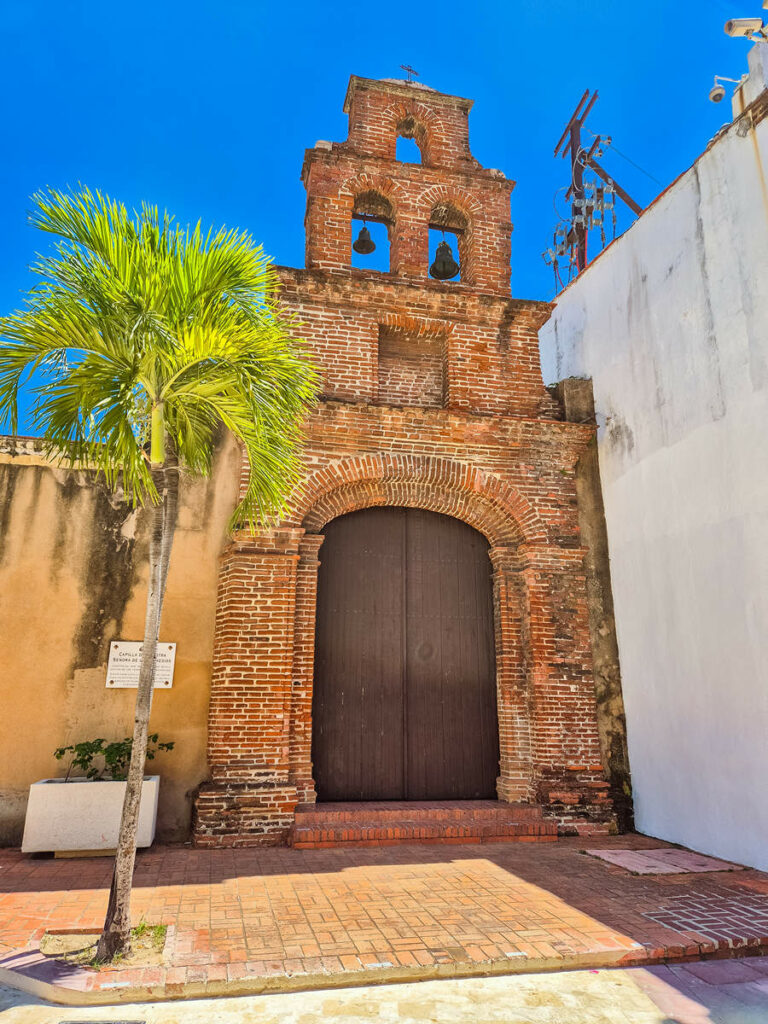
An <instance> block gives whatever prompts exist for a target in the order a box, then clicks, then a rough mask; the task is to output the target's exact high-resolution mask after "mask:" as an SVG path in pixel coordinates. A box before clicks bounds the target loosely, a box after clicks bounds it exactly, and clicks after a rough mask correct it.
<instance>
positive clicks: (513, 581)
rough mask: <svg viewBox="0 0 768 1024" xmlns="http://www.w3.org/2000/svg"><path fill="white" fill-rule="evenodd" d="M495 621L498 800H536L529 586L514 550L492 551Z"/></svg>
mask: <svg viewBox="0 0 768 1024" xmlns="http://www.w3.org/2000/svg"><path fill="white" fill-rule="evenodd" d="M489 554H490V558H491V564H492V565H493V617H494V626H495V630H494V632H495V639H496V687H497V708H498V716H499V754H500V757H499V777H498V779H497V780H496V791H497V793H498V797H499V800H505V801H507V802H510V803H511V802H515V801H524V802H528V801H530V800H531V799H532V798H533V795H534V791H533V764H532V751H531V722H530V714H531V709H530V699H529V695H528V676H527V673H526V664H525V648H526V644H525V630H526V621H525V615H524V607H525V597H526V595H525V587H524V585H523V581H522V578H521V576H520V558H519V555H518V553H517V549H516V548H512V547H493V548H491V550H490V552H489Z"/></svg>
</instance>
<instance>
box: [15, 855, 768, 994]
mask: <svg viewBox="0 0 768 1024" xmlns="http://www.w3.org/2000/svg"><path fill="white" fill-rule="evenodd" d="M611 845H613V846H615V847H616V848H635V849H637V848H643V847H645V848H651V847H658V846H661V845H663V844H659V843H657V842H655V841H653V840H647V839H644V838H643V837H627V836H623V837H617V838H616V839H613V840H607V841H606V840H601V846H604V847H608V846H611ZM582 847H583V840H578V839H576V840H564V841H560V842H558V843H554V844H543V845H537V844H530V845H529V844H520V845H518V844H485V845H482V846H455V847H451V846H447V847H424V846H399V847H387V848H382V849H353V850H309V851H302V850H291V849H278V848H264V849H250V850H248V849H241V850H210V851H208V850H205V851H203V850H192V849H189V848H184V847H157V848H155V849H153V850H152V851H148V852H144V853H140V854H139V857H138V861H137V869H136V881H135V889H134V903H133V915H134V920H139V919H140V918H142V917H144V918H145V919H146V920H147V921H149V922H150V923H155V922H164V923H166V924H168V925H170V926H172V927H171V928H170V929H169V941H168V944H167V950H166V952H167V963H166V965H165V966H164V967H153V968H146V969H144V970H142V971H137V970H129V969H125V968H117V969H114V970H109V971H102V972H98V973H96V972H87V973H85V972H72V971H71V970H68V971H67V972H65V973H66V977H57V978H52V975H51V973H50V972H51V969H52V968H51V965H50V963H48V964H46V965H45V969H46V970H47V972H48V973H47V974H45V971H43V968H42V967H41V966H40V965H39V963H38V957H37V953H36V950H37V944H38V942H39V938H40V936H41V935H42V933H43V931H44V930H45V929H46V928H81V929H82V928H98V925H99V923H100V921H101V919H102V917H103V913H104V908H105V905H106V895H107V893H106V890H107V885H108V882H109V878H110V870H111V862H110V861H109V860H108V859H106V858H104V859H102V858H99V859H95V860H47V859H46V860H42V859H37V860H35V859H29V858H26V857H22V856H21V855H20V854H19V853H18V852H16V851H3V852H0V959H1V960H2V963H1V964H0V966H4V967H5V968H15V969H19V970H26V971H27V972H28V973H29V974H32V975H34V974H35V972H37V975H36V976H39V977H42V976H43V975H42V974H41V973H40V972H41V971H43V974H45V978H46V979H47V980H56V981H57V982H62V983H66V984H67V985H70V987H72V988H81V989H85V990H88V991H93V990H95V989H101V990H105V991H106V990H108V989H110V988H115V987H121V988H130V989H132V988H134V987H140V988H144V989H146V990H151V991H153V992H155V993H157V994H162V993H166V994H168V992H170V993H172V994H182V993H183V992H187V991H195V992H198V993H201V994H202V993H204V992H206V991H209V992H214V991H217V990H223V986H224V985H225V984H229V985H230V987H231V988H230V990H232V991H236V990H238V989H239V990H240V991H245V990H258V988H259V987H261V986H262V985H263V986H264V987H270V986H273V985H274V986H275V987H279V986H282V985H283V984H284V983H285V981H286V979H287V978H288V976H290V984H291V985H294V986H296V987H298V986H299V985H300V984H302V983H305V984H307V985H312V984H322V983H326V984H328V983H334V981H335V983H336V984H339V983H342V984H348V983H350V981H355V980H359V979H360V978H362V977H365V978H366V979H367V980H368V979H370V980H396V979H407V978H408V977H413V976H415V974H414V973H413V972H416V973H417V974H422V975H424V974H426V975H430V976H438V975H441V974H446V975H448V974H452V973H453V974H460V973H469V972H472V971H478V972H479V971H485V970H491V971H502V970H504V971H513V970H530V969H532V968H533V969H536V968H552V967H562V966H567V965H571V964H573V965H576V964H579V963H581V964H585V963H594V964H595V965H598V964H607V963H621V964H632V963H648V962H652V961H659V960H662V959H665V958H672V959H675V958H682V957H686V956H688V957H697V958H698V957H700V956H702V955H712V954H716V953H718V954H719V955H728V956H730V955H732V951H733V950H740V951H757V949H758V948H765V949H768V875H765V874H762V873H760V872H757V871H738V872H733V873H725V872H720V873H715V874H690V875H683V874H681V875H667V874H665V875H658V876H655V875H651V876H635V875H632V874H630V873H628V872H627V871H625V870H623V869H622V868H619V867H616V866H614V865H611V864H607V863H605V862H603V861H600V860H597V859H595V858H592V857H588V856H585V855H583V854H582V853H580V852H579V851H580V849H581V848H582ZM409 972H410V973H409ZM75 973H76V974H77V975H78V977H75V976H74V974H75ZM353 976H356V977H353ZM302 979H303V982H302ZM322 979H326V980H325V982H323V981H322Z"/></svg>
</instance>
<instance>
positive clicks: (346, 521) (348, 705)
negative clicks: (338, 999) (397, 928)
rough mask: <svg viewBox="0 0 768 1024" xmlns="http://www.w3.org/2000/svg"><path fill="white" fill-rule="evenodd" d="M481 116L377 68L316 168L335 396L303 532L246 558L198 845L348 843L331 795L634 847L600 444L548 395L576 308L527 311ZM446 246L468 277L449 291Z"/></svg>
mask: <svg viewBox="0 0 768 1024" xmlns="http://www.w3.org/2000/svg"><path fill="white" fill-rule="evenodd" d="M471 106H472V102H471V101H470V100H467V99H462V98H460V97H456V96H449V95H446V94H443V93H439V92H435V91H433V90H431V89H429V88H426V87H425V86H423V85H421V84H417V83H413V82H404V81H395V80H383V81H373V80H370V79H365V78H358V77H356V76H353V77H352V78H351V79H350V83H349V88H348V91H347V96H346V100H345V103H344V110H345V111H346V112H347V113H348V115H349V135H348V138H347V140H346V142H342V143H329V142H318V143H317V144H316V145H315V148H314V149H310V150H307V152H306V155H305V159H304V166H303V170H302V180H303V182H304V185H305V187H306V190H307V212H306V220H305V224H306V269H303V270H298V269H292V268H280V271H279V274H280V280H281V285H282V301H283V303H284V305H285V306H286V308H287V309H289V310H290V311H291V312H293V313H294V314H295V315H296V318H297V321H298V322H299V323H300V324H301V331H302V335H303V337H304V338H306V340H307V341H308V343H309V345H310V347H311V350H312V353H313V356H314V359H315V361H316V363H317V365H318V366H319V367H320V370H321V373H322V400H321V401H320V403H319V406H318V408H317V409H316V411H315V412H314V413H313V414H312V416H311V418H310V421H309V424H308V429H307V447H306V451H305V463H306V473H305V478H304V482H303V485H302V487H301V488H300V489H299V491H298V492H297V493H296V495H295V496H294V498H293V500H292V503H291V509H290V514H289V515H288V516H287V518H286V519H285V520H284V522H283V523H282V524H281V525H280V527H279V528H277V529H274V530H265V531H262V532H260V533H259V534H258V535H257V536H256V537H253V536H251V535H249V534H247V533H245V532H243V533H237V534H235V536H234V537H233V538H232V541H231V543H230V545H229V547H228V548H227V550H226V551H225V552H224V554H223V557H222V563H221V573H220V582H219V600H218V610H217V621H216V636H215V654H214V667H213V676H212V682H211V698H210V718H209V746H208V760H209V769H210V781H208V782H206V783H204V784H203V785H202V786H201V788H200V791H199V795H198V797H197V803H196V814H195V826H194V834H195V841H196V843H197V844H198V845H201V846H233V845H252V844H256V843H281V842H286V841H290V840H291V837H292V835H293V841H297V839H298V838H301V836H299V835H298V834H299V833H300V832H301V833H302V834H303V837H304V839H305V840H306V842H305V843H303V844H302V845H312V842H311V840H317V843H318V844H320V842H321V840H322V839H323V837H324V838H325V839H326V840H327V839H328V837H329V836H330V837H331V838H333V837H334V836H337V835H338V836H341V834H342V833H341V831H340V830H339V829H337V831H336V832H334V831H333V829H332V828H331V829H330V831H327V830H326V832H324V833H323V834H322V835H321V833H320V831H319V830H318V829H315V830H314V831H312V830H311V829H309V827H308V826H307V821H311V820H312V819H311V815H308V813H307V812H308V811H311V810H312V807H311V806H310V805H312V804H314V803H315V801H316V800H318V801H320V802H318V803H317V805H316V806H317V808H318V810H319V809H321V808H322V807H323V806H328V807H329V808H330V807H335V808H336V810H335V811H334V813H336V814H337V815H339V814H341V812H340V811H339V810H338V805H337V804H335V803H334V804H324V803H323V801H328V800H333V801H338V800H340V799H341V800H347V801H349V800H357V801H358V802H359V803H360V805H361V806H362V805H363V804H365V802H366V800H371V799H375V800H382V799H392V800H398V801H408V800H414V799H418V800H421V801H422V802H423V801H424V800H433V799H445V797H446V796H448V797H451V796H454V797H455V796H456V795H457V794H458V801H457V802H456V807H458V811H457V812H456V815H454V818H455V817H457V816H459V813H460V811H461V807H462V806H464V805H463V804H461V803H460V801H462V800H467V799H471V798H472V797H475V796H478V795H479V796H481V797H482V798H483V799H484V800H485V801H486V803H485V804H484V805H483V806H484V807H486V808H487V807H488V806H490V800H491V799H493V800H496V801H497V802H498V809H499V813H501V812H503V813H504V815H505V818H504V820H505V821H506V822H507V823H508V824H509V829H508V830H507V831H506V832H504V830H503V829H501V828H500V827H496V826H493V827H491V826H489V828H490V833H487V834H494V835H495V834H496V832H498V833H499V835H502V834H503V835H505V836H507V837H510V838H511V837H513V835H514V836H517V835H521V834H527V836H528V837H529V838H530V836H531V835H536V834H539V835H542V836H545V835H547V834H549V835H551V834H552V833H554V831H555V828H554V827H553V826H555V825H556V826H557V828H558V829H559V830H560V831H561V832H565V833H574V832H579V833H586V834H593V833H595V832H607V831H608V830H609V829H610V828H611V827H612V820H613V819H612V812H611V809H610V803H609V801H608V798H607V789H608V785H607V783H606V782H605V781H604V780H603V771H602V766H601V757H600V748H599V742H598V732H597V725H596V711H595V693H594V683H593V678H592V662H591V648H590V637H589V629H588V615H587V602H586V586H585V569H584V564H583V556H584V549H583V548H582V547H581V546H580V539H579V532H578V523H577V509H576V492H575V482H574V467H575V464H576V462H577V460H578V458H579V455H580V453H581V452H582V450H583V449H584V447H585V445H586V444H587V443H588V442H589V440H590V439H591V438H592V436H593V431H594V428H593V427H592V426H590V425H586V424H577V423H571V422H565V421H564V419H563V413H562V410H561V408H560V406H559V405H558V403H557V402H556V401H555V399H554V398H553V397H552V396H551V395H550V394H549V392H548V391H547V390H546V389H545V388H544V386H543V383H542V379H541V370H540V365H539V351H538V340H537V331H538V328H539V327H540V326H541V324H543V323H544V321H545V320H546V319H547V318H548V316H549V313H550V308H551V307H550V306H549V304H547V303H542V302H533V301H527V300H521V299H513V298H511V297H510V294H509V274H510V235H511V230H512V225H511V223H510V220H509V202H510V193H511V191H512V188H513V186H514V183H513V182H511V181H509V180H508V179H507V178H506V177H505V176H504V175H503V174H502V173H501V172H500V171H496V170H488V169H485V168H483V167H481V166H480V165H479V164H478V162H477V160H475V159H474V157H473V156H472V155H471V153H470V149H469V134H468V115H469V111H470V109H471ZM399 136H406V137H408V138H412V139H414V140H415V141H416V143H417V145H418V148H419V150H420V152H421V158H422V159H421V163H420V164H408V163H401V162H398V161H397V160H396V157H395V152H396V142H397V139H398V137H399ZM361 218H366V220H367V221H368V222H372V223H375V224H383V225H385V227H386V232H387V235H388V240H389V252H390V259H389V271H388V272H386V271H384V272H382V271H374V270H366V269H357V268H353V267H352V266H351V261H352V242H353V239H354V237H355V236H356V235H357V232H358V230H359V228H360V226H361V224H362V223H363V221H362V220H361ZM436 228H437V229H442V230H443V231H445V233H446V235H445V237H446V239H447V240H448V241H449V242H450V243H451V245H452V249H453V256H454V258H456V259H457V261H458V263H459V266H460V272H459V274H457V276H456V277H455V278H454V279H453V280H435V279H433V278H432V277H430V264H431V260H432V257H433V254H431V253H430V243H429V238H430V229H436ZM324 543H325V547H324V548H323V547H321V546H322V545H323V544H324ZM454 548H455V550H456V551H457V552H459V554H457V555H455V556H454V555H453V554H451V552H453V551H454ZM393 552H394V554H393ZM446 552H448V554H446ZM461 552H464V554H462V553H461ZM471 552H475V554H472V553H471ZM478 552H479V554H478ZM478 558H479V559H480V561H479V562H478V561H477V559H478ZM462 559H464V561H462ZM472 559H475V561H474V562H472ZM470 562H471V564H472V565H474V566H479V568H473V569H465V568H462V566H469V565H470ZM321 563H322V565H321ZM430 572H431V573H433V575H432V576H429V573H430ZM435 573H437V575H435ZM440 573H442V575H440ZM462 573H464V575H462ZM345 574H346V575H345ZM427 578H429V579H432V580H433V581H437V582H436V583H434V582H433V584H432V585H429V584H428V583H425V582H424V581H425V580H426V579H427ZM393 580H394V581H395V582H392V581H393ZM452 581H453V582H452ZM401 582H402V586H401ZM390 583H391V587H390ZM454 583H455V586H454ZM388 588H390V589H388ZM414 588H415V589H414ZM419 588H421V590H419ZM483 588H487V595H488V596H487V608H488V612H487V624H488V625H487V634H488V640H487V649H486V648H485V647H484V646H483V645H484V643H485V641H484V640H483V635H484V634H483V631H482V630H483V627H482V623H480V620H481V618H482V614H484V613H482V608H483V602H484V601H485V597H484V589H483ZM390 590H391V593H390ZM417 592H418V593H417ZM454 592H455V594H456V595H458V596H457V597H456V600H455V607H454V606H450V607H449V605H450V600H449V597H448V596H447V595H449V594H453V593H454ZM414 593H417V597H415V598H414V597H413V596H412V595H413V594H414ZM470 593H472V594H473V595H475V596H473V598H472V601H471V602H469V603H470V604H471V608H470V610H469V611H468V610H467V608H468V607H469V605H468V599H465V598H466V595H467V594H470ZM419 595H420V596H419ZM478 595H479V596H478ZM376 602H378V604H377V603H376ZM427 605H429V607H428V608H427ZM433 606H434V607H433ZM425 609H426V610H425ZM478 609H479V610H478ZM481 613H482V614H481ZM478 623H480V625H478ZM428 628H429V629H432V633H431V634H430V636H429V637H427V638H426V639H424V637H422V636H419V637H417V638H416V640H413V637H412V634H414V632H415V631H418V630H421V629H424V630H426V629H428ZM387 630H389V631H390V633H391V634H392V635H393V636H395V634H396V636H395V639H394V640H391V638H390V639H388V636H389V634H388V633H387ZM393 631H394V632H393ZM379 634H381V635H379ZM425 636H426V634H425ZM457 637H458V638H459V639H458V640H457ZM451 644H453V645H454V647H453V648H451V646H450V645H451ZM350 645H351V646H350ZM473 645H474V646H473ZM436 647H437V648H439V650H438V651H435V648H436ZM411 648H412V649H413V650H411ZM399 651H402V652H403V653H402V655H401V654H400V653H398V652H399ZM468 652H469V653H468ZM334 659H336V660H335V661H334ZM457 666H459V667H458V668H457ZM462 666H463V667H462ZM483 666H486V667H485V668H484V667H483ZM462 673H464V674H463V675H462ZM483 673H486V675H488V673H490V675H489V676H488V680H489V681H488V682H487V683H486V682H484V681H483V678H481V677H483ZM484 686H489V687H490V689H489V690H487V692H488V693H489V694H490V698H488V699H489V701H490V703H487V702H486V703H487V706H486V705H483V708H484V710H482V711H477V707H479V706H480V704H481V703H482V701H483V700H486V697H483V696H482V694H481V690H482V687H484ZM473 688H474V689H473ZM406 691H407V693H406ZM475 692H477V693H478V694H481V695H480V696H479V697H478V698H477V701H475V697H474V696H473V694H474V693H475ZM483 692H486V691H483ZM404 694H405V696H404ZM478 702H479V703H478ZM401 712H402V713H401ZM334 716H336V718H334ZM481 718H482V723H481V722H480V720H481ZM475 721H477V722H478V723H480V724H478V725H477V729H475V726H474V725H473V724H472V723H474V722H475ZM419 722H422V723H423V724H422V725H421V726H420V725H419ZM489 723H491V724H490V725H489ZM419 728H421V729H422V732H421V733H419V732H418V730H419ZM457 729H458V730H460V729H463V730H464V731H463V732H460V731H458V732H457ZM489 729H490V730H492V732H493V736H491V737H489V734H488V730H489ZM414 730H416V731H415V732H414ZM441 730H442V734H443V735H442V738H441V736H438V735H437V734H438V733H441ZM482 730H485V733H484V736H485V739H483V741H482V744H480V741H479V740H478V739H477V737H476V736H475V732H476V731H478V732H479V731H482ZM403 736H405V739H403ZM433 736H437V738H436V739H434V740H433ZM355 744H356V745H355ZM433 744H434V745H433ZM441 744H442V746H441ZM481 747H482V750H481ZM347 748H348V749H347ZM488 751H490V753H488ZM372 752H373V753H372ZM366 758H368V761H370V763H371V764H374V762H375V768H370V767H366V765H367V764H368V761H366ZM377 758H378V760H377ZM482 758H485V759H486V762H487V770H486V769H484V770H485V776H483V778H484V779H486V781H485V782H483V781H480V782H477V783H475V782H474V781H466V780H468V779H470V780H471V779H474V776H473V775H472V772H473V771H474V768H475V767H476V765H477V764H478V763H479V761H480V760H481V759H482ZM334 759H335V760H334ZM371 759H372V760H371ZM489 759H490V760H489ZM363 762H365V764H363ZM460 764H463V765H464V767H463V768H462V769H461V771H462V772H464V774H461V772H459V769H458V768H456V771H453V769H454V766H456V765H460ZM361 766H362V767H361ZM366 772H368V775H367V776H366ZM361 773H362V774H361ZM371 773H372V774H371ZM452 773H453V774H452ZM363 776H365V777H363ZM488 779H490V781H487V780H488ZM361 780H362V781H361ZM457 780H458V781H457ZM462 780H464V781H462ZM483 786H485V787H486V788H485V789H483ZM489 786H490V791H489V789H488V787H489ZM473 787H474V788H473ZM297 805H303V806H300V809H299V818H300V822H301V828H295V819H296V808H297ZM394 806H395V805H393V807H394ZM466 806H467V807H468V806H469V805H468V804H467V805H466ZM478 806H479V805H478ZM494 806H495V805H494ZM358 811H359V808H358ZM441 813H442V812H441ZM447 813H448V812H447V811H446V814H447ZM489 813H490V811H489ZM393 814H394V812H393ZM361 815H362V819H363V820H365V819H366V813H365V809H364V807H363V810H362V811H361V812H359V813H358V814H357V818H358V819H359V818H360V817H361ZM354 817H355V816H354V815H351V816H349V815H348V816H347V817H346V818H344V816H343V815H342V816H341V819H340V820H342V821H343V822H345V823H346V824H345V830H344V833H343V834H344V835H345V836H346V837H349V835H350V832H349V828H350V826H349V822H350V821H351V820H352V819H353V818H354ZM369 817H370V815H369ZM390 817H392V816H390ZM488 820H490V819H488ZM515 822H518V823H519V822H527V823H529V824H528V825H525V824H523V825H521V826H520V827H519V828H518V827H517V825H514V823H515ZM536 822H540V824H539V825H537V824H536ZM531 823H533V824H531ZM337 824H338V823H337ZM395 824H396V823H395ZM454 824H455V821H454ZM513 825H514V827H513ZM388 827H389V828H390V831H389V832H387V831H384V832H383V833H382V835H384V836H386V835H390V837H391V835H392V834H393V833H392V832H391V827H392V820H390V821H389V822H388ZM430 827H431V826H430ZM294 828H295V831H292V830H294ZM329 828H330V826H329ZM435 828H438V826H435ZM494 828H495V832H494ZM361 834H362V833H361ZM394 834H395V835H400V834H401V833H399V832H397V831H395V833H394ZM422 834H426V833H422ZM429 834H430V835H432V833H431V832H430V833H429ZM446 834H450V833H446ZM453 834H454V835H455V834H457V833H455V832H454V833H453ZM366 835H367V836H369V837H370V836H374V837H376V836H378V835H379V833H378V832H376V831H375V830H374V831H370V830H369V831H368V832H367V833H366ZM352 837H353V838H354V835H352ZM435 837H438V838H439V829H438V832H435ZM358 838H359V837H358ZM297 845H299V843H298V842H297Z"/></svg>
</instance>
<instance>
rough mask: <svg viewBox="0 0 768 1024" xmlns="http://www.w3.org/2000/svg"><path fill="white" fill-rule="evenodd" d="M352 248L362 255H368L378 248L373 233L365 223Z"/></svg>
mask: <svg viewBox="0 0 768 1024" xmlns="http://www.w3.org/2000/svg"><path fill="white" fill-rule="evenodd" d="M352 248H353V249H354V250H355V252H359V253H360V255H361V256H368V254H369V253H372V252H373V250H374V249H375V248H376V243H375V242H374V240H373V239H372V238H371V233H370V231H369V230H368V228H367V227H366V226H365V224H363V226H362V227H361V228H360V234H359V235H358V236H357V238H356V239H355V242H354V244H353V246H352Z"/></svg>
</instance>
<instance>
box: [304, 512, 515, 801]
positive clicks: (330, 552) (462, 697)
mask: <svg viewBox="0 0 768 1024" xmlns="http://www.w3.org/2000/svg"><path fill="white" fill-rule="evenodd" d="M324 533H325V541H324V542H323V548H322V554H321V566H320V571H319V578H318V600H317V633H316V646H315V682H314V694H313V725H312V760H313V764H314V772H313V774H314V778H315V784H316V788H317V796H318V799H319V800H470V799H487V798H493V797H494V796H495V795H496V792H495V788H496V777H497V774H498V767H499V732H498V721H497V712H496V680H495V675H496V673H495V660H494V631H493V602H492V584H491V565H490V561H489V558H488V542H487V541H486V540H485V538H484V537H483V536H482V535H481V534H479V533H478V532H477V531H476V530H474V529H472V527H470V526H467V525H466V523H463V522H461V521H459V520H457V519H452V518H451V517H449V516H445V515H440V514H438V513H436V512H426V511H423V510H421V509H412V508H389V507H387V508H371V509H366V510H364V511H360V512H352V513H349V514H348V515H344V516H340V517H339V518H338V519H334V520H333V521H331V522H330V523H329V524H328V525H327V526H326V528H325V530H324Z"/></svg>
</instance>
